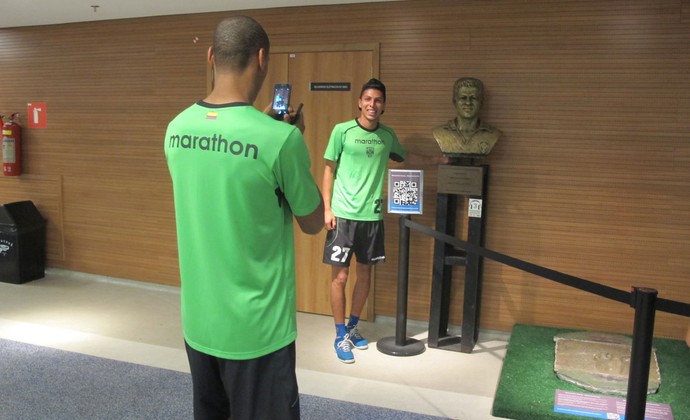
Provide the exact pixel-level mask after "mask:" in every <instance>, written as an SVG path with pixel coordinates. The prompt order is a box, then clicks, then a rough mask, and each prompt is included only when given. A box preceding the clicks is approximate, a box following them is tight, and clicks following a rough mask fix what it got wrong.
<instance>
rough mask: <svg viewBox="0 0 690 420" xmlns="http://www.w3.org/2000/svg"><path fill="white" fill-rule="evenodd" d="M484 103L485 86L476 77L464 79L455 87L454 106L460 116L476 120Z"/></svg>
mask: <svg viewBox="0 0 690 420" xmlns="http://www.w3.org/2000/svg"><path fill="white" fill-rule="evenodd" d="M483 103H484V84H483V83H482V81H481V80H479V79H475V78H474V77H463V78H460V79H458V80H456V81H455V84H454V85H453V105H454V106H455V110H456V111H457V113H458V116H460V117H461V118H465V119H476V118H478V117H479V113H480V112H481V109H482V104H483Z"/></svg>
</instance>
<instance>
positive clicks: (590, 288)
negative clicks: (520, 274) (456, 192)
mask: <svg viewBox="0 0 690 420" xmlns="http://www.w3.org/2000/svg"><path fill="white" fill-rule="evenodd" d="M404 223H405V225H406V226H408V227H410V228H412V229H414V230H417V231H419V232H422V233H424V234H426V235H429V236H432V237H434V238H435V239H438V240H439V241H442V242H445V243H448V244H451V245H453V246H454V247H456V248H459V249H463V250H465V252H467V253H472V254H477V255H479V256H482V257H486V258H489V259H492V260H494V261H497V262H499V263H501V264H505V265H508V266H510V267H514V268H517V269H519V270H522V271H526V272H528V273H531V274H535V275H537V276H540V277H544V278H545V279H548V280H552V281H555V282H557V283H561V284H564V285H566V286H570V287H574V288H576V289H580V290H584V291H585V292H589V293H593V294H595V295H598V296H601V297H604V298H607V299H612V300H615V301H618V302H621V303H625V304H627V305H630V304H631V293H630V292H626V291H623V290H619V289H616V288H613V287H609V286H605V285H603V284H600V283H596V282H593V281H590V280H585V279H582V278H579V277H575V276H571V275H569V274H565V273H561V272H560V271H556V270H552V269H550V268H546V267H542V266H539V265H536V264H532V263H530V262H527V261H524V260H521V259H518V258H515V257H511V256H509V255H505V254H501V253H500V252H496V251H492V250H490V249H487V248H484V247H481V246H477V245H474V244H472V243H469V242H467V241H463V240H461V239H458V238H456V237H454V236H450V235H446V234H445V233H441V232H439V231H436V230H434V229H431V228H429V227H427V226H424V225H421V224H419V223H417V222H413V221H412V220H410V219H405V222H404ZM656 309H657V310H659V311H663V312H668V313H672V314H676V315H682V316H686V317H690V304H688V303H683V302H677V301H673V300H669V299H663V298H657V300H656Z"/></svg>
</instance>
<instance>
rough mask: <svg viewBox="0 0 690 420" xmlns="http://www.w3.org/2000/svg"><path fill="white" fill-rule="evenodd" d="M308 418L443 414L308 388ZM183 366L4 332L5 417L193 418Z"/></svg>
mask: <svg viewBox="0 0 690 420" xmlns="http://www.w3.org/2000/svg"><path fill="white" fill-rule="evenodd" d="M300 405H301V410H302V419H306V420H323V419H333V420H339V419H343V420H344V419H348V420H351V419H367V420H375V419H395V420H433V419H439V417H434V416H427V415H421V414H415V413H409V412H405V411H397V410H390V409H386V408H380V407H373V406H369V405H362V404H355V403H350V402H345V401H338V400H332V399H329V398H321V397H316V396H312V395H305V394H302V395H301V398H300ZM191 418H192V406H191V378H190V375H189V374H188V373H181V372H176V371H171V370H166V369H158V368H153V367H149V366H141V365H136V364H132V363H125V362H119V361H115V360H110V359H103V358H99V357H92V356H87V355H83V354H79V353H72V352H68V351H62V350H55V349H51V348H47V347H40V346H35V345H31V344H25V343H19V342H16V341H10V340H2V339H0V419H2V420H23V419H27V420H28V419H31V420H43V419H45V420H48V419H50V420H62V419H64V420H79V419H89V420H95V419H191Z"/></svg>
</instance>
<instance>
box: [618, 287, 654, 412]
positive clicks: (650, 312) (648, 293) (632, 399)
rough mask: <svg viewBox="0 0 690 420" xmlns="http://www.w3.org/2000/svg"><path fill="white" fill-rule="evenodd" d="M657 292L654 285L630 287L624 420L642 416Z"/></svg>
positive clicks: (645, 400) (644, 407)
mask: <svg viewBox="0 0 690 420" xmlns="http://www.w3.org/2000/svg"><path fill="white" fill-rule="evenodd" d="M656 296H657V291H656V290H655V289H648V288H644V287H633V290H632V294H631V300H630V306H632V307H634V308H635V325H634V326H633V342H632V352H631V355H630V372H629V374H628V395H627V397H626V402H625V419H626V420H644V414H645V409H646V406H647V387H648V383H649V363H650V361H651V357H652V340H653V338H654V316H655V313H656Z"/></svg>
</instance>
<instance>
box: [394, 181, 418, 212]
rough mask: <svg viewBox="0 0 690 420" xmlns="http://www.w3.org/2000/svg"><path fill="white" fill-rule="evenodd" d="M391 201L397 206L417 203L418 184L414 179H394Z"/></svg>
mask: <svg viewBox="0 0 690 420" xmlns="http://www.w3.org/2000/svg"><path fill="white" fill-rule="evenodd" d="M393 203H394V204H396V205H399V206H416V205H417V203H419V186H418V185H417V182H416V181H395V182H394V183H393Z"/></svg>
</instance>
